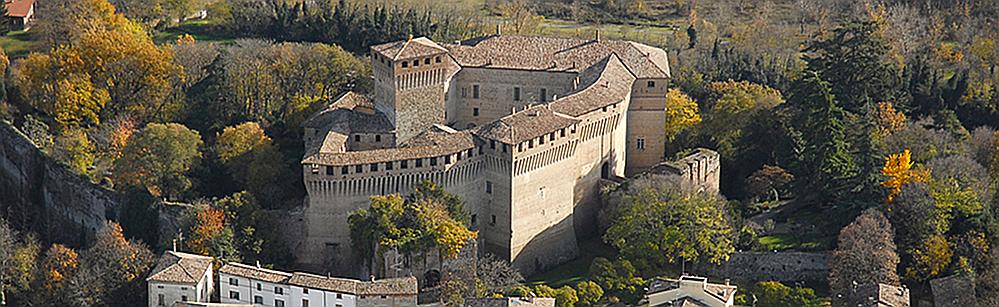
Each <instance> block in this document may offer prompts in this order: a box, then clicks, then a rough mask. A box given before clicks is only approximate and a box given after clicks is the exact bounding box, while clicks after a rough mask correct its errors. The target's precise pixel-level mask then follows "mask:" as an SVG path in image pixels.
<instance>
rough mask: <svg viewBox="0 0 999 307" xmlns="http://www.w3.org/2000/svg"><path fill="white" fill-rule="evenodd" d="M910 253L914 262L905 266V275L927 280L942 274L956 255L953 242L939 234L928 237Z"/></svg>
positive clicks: (918, 279)
mask: <svg viewBox="0 0 999 307" xmlns="http://www.w3.org/2000/svg"><path fill="white" fill-rule="evenodd" d="M910 253H911V254H912V257H913V263H912V265H910V266H908V267H906V268H905V276H906V277H907V278H909V279H912V280H917V281H927V280H930V279H933V278H936V277H937V276H940V274H942V273H944V270H945V269H947V266H948V265H950V262H951V259H952V258H953V256H954V251H953V250H952V249H951V243H950V242H948V241H947V238H945V237H944V236H942V235H939V234H934V235H931V236H930V237H929V238H926V240H925V241H923V244H922V245H921V246H919V247H918V248H916V249H915V250H912V251H910Z"/></svg>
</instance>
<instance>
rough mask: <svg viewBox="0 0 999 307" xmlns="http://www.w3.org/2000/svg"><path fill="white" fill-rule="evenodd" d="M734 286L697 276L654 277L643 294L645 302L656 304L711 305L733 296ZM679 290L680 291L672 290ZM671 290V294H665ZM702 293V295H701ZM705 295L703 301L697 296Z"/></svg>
mask: <svg viewBox="0 0 999 307" xmlns="http://www.w3.org/2000/svg"><path fill="white" fill-rule="evenodd" d="M736 289H737V288H736V287H735V286H731V285H727V284H726V285H721V284H712V283H708V279H707V278H704V277H697V276H681V277H680V279H666V278H658V277H657V278H655V279H654V280H653V281H652V284H651V285H650V286H649V290H648V293H647V294H646V295H645V299H643V301H645V303H646V304H648V305H652V306H658V305H661V304H662V303H664V301H663V300H664V299H665V300H667V301H666V303H671V304H672V305H671V306H697V307H699V306H713V305H717V304H719V303H724V302H728V301H730V300H731V299H732V298H733V297H734V296H735V291H736ZM673 291H680V292H673ZM669 292H673V294H667V293H669ZM695 292H697V293H695ZM702 295H703V296H702ZM698 296H701V297H706V298H708V300H712V302H705V301H702V300H701V299H698V298H697V297H698Z"/></svg>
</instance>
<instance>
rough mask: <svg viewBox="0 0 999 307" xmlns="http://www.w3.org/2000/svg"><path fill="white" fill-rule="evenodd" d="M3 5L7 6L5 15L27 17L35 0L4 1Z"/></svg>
mask: <svg viewBox="0 0 999 307" xmlns="http://www.w3.org/2000/svg"><path fill="white" fill-rule="evenodd" d="M4 5H5V6H6V7H7V15H6V16H8V17H28V13H31V8H32V7H34V6H35V0H13V1H4Z"/></svg>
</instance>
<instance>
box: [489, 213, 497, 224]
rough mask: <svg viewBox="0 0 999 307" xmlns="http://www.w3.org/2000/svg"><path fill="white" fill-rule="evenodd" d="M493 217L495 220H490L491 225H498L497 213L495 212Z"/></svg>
mask: <svg viewBox="0 0 999 307" xmlns="http://www.w3.org/2000/svg"><path fill="white" fill-rule="evenodd" d="M492 218H493V220H492V221H491V222H489V225H496V215H495V214H493V216H492Z"/></svg>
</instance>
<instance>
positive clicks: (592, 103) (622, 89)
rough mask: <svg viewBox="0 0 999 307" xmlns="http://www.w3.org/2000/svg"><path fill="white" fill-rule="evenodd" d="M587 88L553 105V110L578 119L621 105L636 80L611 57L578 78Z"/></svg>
mask: <svg viewBox="0 0 999 307" xmlns="http://www.w3.org/2000/svg"><path fill="white" fill-rule="evenodd" d="M579 79H580V82H581V83H582V84H586V86H583V87H581V89H580V90H578V91H577V92H575V93H570V94H569V95H567V96H565V97H562V98H560V99H558V100H556V101H554V102H552V110H555V111H556V112H559V113H564V114H568V115H571V116H581V115H583V114H586V113H589V112H590V111H593V110H597V109H600V108H603V107H605V106H609V105H612V104H615V103H618V102H621V100H622V99H624V97H625V96H627V95H628V94H629V93H631V86H632V84H634V82H635V76H634V75H632V74H631V72H630V71H629V70H628V69H627V68H626V67H625V66H624V64H623V63H622V62H621V58H620V57H618V56H617V54H611V55H610V56H608V57H607V58H604V59H603V60H601V61H600V62H598V63H597V64H595V65H593V66H592V67H590V68H587V69H586V70H584V71H583V72H582V73H580V75H579Z"/></svg>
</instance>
